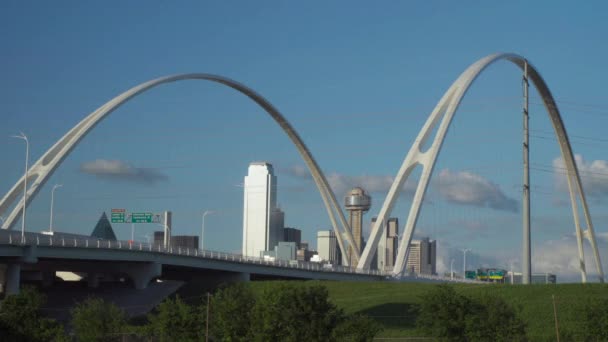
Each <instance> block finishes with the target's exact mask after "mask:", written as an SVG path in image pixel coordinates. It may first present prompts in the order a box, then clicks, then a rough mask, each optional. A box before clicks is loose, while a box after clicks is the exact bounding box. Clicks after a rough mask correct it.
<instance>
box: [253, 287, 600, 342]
mask: <svg viewBox="0 0 608 342" xmlns="http://www.w3.org/2000/svg"><path fill="white" fill-rule="evenodd" d="M318 283H320V284H322V285H324V286H326V287H327V289H328V290H329V294H330V297H331V299H332V301H333V302H334V303H335V304H336V305H338V306H339V307H341V308H343V309H344V310H345V311H346V312H348V313H361V314H365V315H368V316H370V317H372V318H373V319H375V320H376V321H378V322H379V323H381V324H382V325H383V327H384V331H383V332H382V333H381V335H380V336H381V337H406V336H422V334H420V333H419V332H418V331H417V330H416V327H415V321H416V315H417V306H418V304H419V303H420V296H421V295H422V294H424V293H425V292H426V291H429V289H431V288H432V287H433V286H436V285H431V284H418V283H392V282H390V283H389V282H369V283H364V282H318ZM252 284H253V286H254V288H255V289H257V290H261V289H262V288H264V287H267V286H272V282H259V283H252ZM453 286H454V288H455V289H456V291H458V292H460V293H461V294H464V295H467V296H471V297H476V296H483V295H492V296H500V297H502V298H504V299H505V300H506V301H507V302H508V303H510V304H511V305H512V306H514V307H516V308H518V309H519V310H520V315H521V317H522V318H523V319H524V321H525V322H526V324H527V334H528V337H529V338H530V340H531V341H545V340H547V341H555V321H554V319H553V302H552V299H551V296H552V295H555V299H556V304H557V315H558V320H559V328H560V335H561V337H562V340H570V339H572V340H578V339H577V335H578V332H579V331H580V329H581V326H580V317H581V315H582V313H583V312H584V310H585V304H586V303H588V302H589V301H597V300H598V299H608V285H602V284H586V285H582V284H558V285H530V286H523V285H472V284H456V285H453ZM380 336H379V337H380ZM565 337H567V338H565Z"/></svg>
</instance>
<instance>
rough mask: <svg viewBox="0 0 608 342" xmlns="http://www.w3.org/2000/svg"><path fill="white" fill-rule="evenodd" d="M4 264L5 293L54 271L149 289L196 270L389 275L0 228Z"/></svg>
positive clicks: (209, 275) (230, 275)
mask: <svg viewBox="0 0 608 342" xmlns="http://www.w3.org/2000/svg"><path fill="white" fill-rule="evenodd" d="M0 264H4V265H6V266H5V272H4V273H5V277H4V283H5V289H6V293H7V294H10V293H17V292H18V291H19V284H20V282H21V280H22V278H23V277H25V278H26V279H30V280H31V279H36V280H39V281H41V282H42V284H43V286H50V285H52V283H53V281H54V279H55V272H58V271H68V272H75V273H78V274H82V275H83V276H84V277H85V278H86V281H87V282H88V284H89V287H92V288H95V287H97V286H98V285H99V282H100V281H104V280H109V279H126V280H127V281H130V282H132V283H133V286H134V287H135V288H136V289H145V288H146V287H147V286H148V284H149V283H150V281H152V280H155V279H167V280H184V281H188V280H190V279H191V278H193V277H194V276H197V277H203V278H206V279H208V280H209V281H210V282H215V283H218V284H219V283H221V282H232V281H243V280H244V281H247V280H257V279H318V280H339V281H378V280H383V279H385V278H386V276H387V275H385V274H384V273H383V272H380V271H376V270H369V271H363V272H361V271H357V270H356V269H355V268H349V267H342V266H328V265H325V266H324V265H321V264H318V263H310V262H298V261H285V260H275V261H270V260H264V259H261V258H253V257H243V256H241V255H236V254H230V253H224V252H216V251H204V250H198V249H187V248H175V247H173V248H169V249H165V248H163V247H162V246H161V245H153V244H146V243H140V242H136V243H129V242H128V241H110V240H100V239H96V238H90V237H87V236H79V235H57V236H48V235H43V234H36V233H27V234H26V235H25V240H24V241H22V240H21V233H20V232H11V231H0Z"/></svg>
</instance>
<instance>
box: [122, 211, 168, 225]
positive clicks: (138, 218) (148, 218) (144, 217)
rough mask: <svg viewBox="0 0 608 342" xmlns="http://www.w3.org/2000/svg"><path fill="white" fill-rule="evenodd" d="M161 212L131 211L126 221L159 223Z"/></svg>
mask: <svg viewBox="0 0 608 342" xmlns="http://www.w3.org/2000/svg"><path fill="white" fill-rule="evenodd" d="M160 218H161V214H155V213H131V214H129V215H128V216H127V223H160Z"/></svg>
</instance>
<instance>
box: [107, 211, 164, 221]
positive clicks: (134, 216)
mask: <svg viewBox="0 0 608 342" xmlns="http://www.w3.org/2000/svg"><path fill="white" fill-rule="evenodd" d="M162 217H163V214H158V213H148V212H144V213H127V211H126V210H125V209H112V215H111V220H112V223H161V221H162Z"/></svg>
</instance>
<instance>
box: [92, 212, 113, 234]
mask: <svg viewBox="0 0 608 342" xmlns="http://www.w3.org/2000/svg"><path fill="white" fill-rule="evenodd" d="M91 237H96V238H98V239H104V240H112V241H116V235H115V234H114V230H113V229H112V224H110V221H108V216H107V215H106V213H105V211H104V212H103V214H101V217H100V218H99V221H97V225H95V229H93V232H92V233H91Z"/></svg>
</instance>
